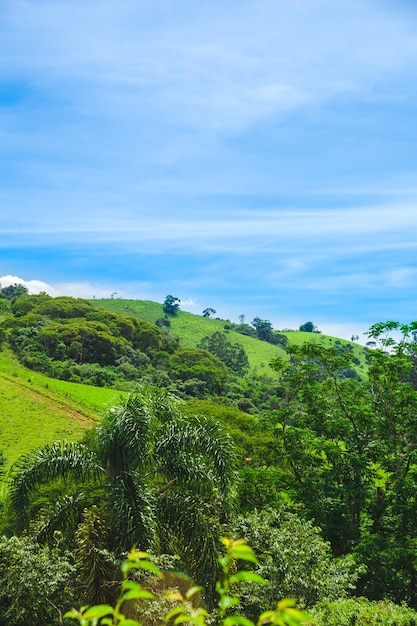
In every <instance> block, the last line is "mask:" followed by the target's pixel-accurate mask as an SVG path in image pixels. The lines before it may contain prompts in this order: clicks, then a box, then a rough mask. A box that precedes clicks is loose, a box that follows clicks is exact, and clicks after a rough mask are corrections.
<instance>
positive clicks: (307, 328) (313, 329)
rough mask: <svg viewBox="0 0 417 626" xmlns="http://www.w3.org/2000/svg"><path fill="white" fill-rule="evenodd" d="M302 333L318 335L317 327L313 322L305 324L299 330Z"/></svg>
mask: <svg viewBox="0 0 417 626" xmlns="http://www.w3.org/2000/svg"><path fill="white" fill-rule="evenodd" d="M298 330H300V331H301V332H302V333H318V332H319V331H318V330H317V326H316V325H315V324H313V322H305V323H304V324H301V326H300V327H299V329H298Z"/></svg>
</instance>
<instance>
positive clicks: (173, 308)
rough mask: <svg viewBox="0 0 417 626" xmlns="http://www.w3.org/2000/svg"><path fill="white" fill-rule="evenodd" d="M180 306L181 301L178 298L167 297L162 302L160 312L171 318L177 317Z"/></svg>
mask: <svg viewBox="0 0 417 626" xmlns="http://www.w3.org/2000/svg"><path fill="white" fill-rule="evenodd" d="M180 304H181V300H180V299H179V298H176V297H175V296H171V295H169V296H167V297H166V298H165V300H164V304H163V305H162V310H163V311H164V313H165V314H166V315H171V316H172V317H175V316H176V315H178V311H179V309H180Z"/></svg>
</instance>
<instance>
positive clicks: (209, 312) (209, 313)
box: [203, 307, 216, 317]
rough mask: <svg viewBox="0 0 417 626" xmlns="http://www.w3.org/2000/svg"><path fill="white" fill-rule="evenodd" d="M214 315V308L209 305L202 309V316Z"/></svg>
mask: <svg viewBox="0 0 417 626" xmlns="http://www.w3.org/2000/svg"><path fill="white" fill-rule="evenodd" d="M214 315H216V309H212V308H211V307H208V309H204V311H203V317H214Z"/></svg>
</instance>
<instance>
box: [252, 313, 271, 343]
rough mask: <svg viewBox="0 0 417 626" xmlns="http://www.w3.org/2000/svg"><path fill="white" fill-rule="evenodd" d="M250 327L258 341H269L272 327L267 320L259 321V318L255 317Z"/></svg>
mask: <svg viewBox="0 0 417 626" xmlns="http://www.w3.org/2000/svg"><path fill="white" fill-rule="evenodd" d="M251 324H252V326H253V327H254V329H255V330H256V335H257V337H258V339H261V340H262V341H270V340H271V337H272V333H273V330H274V329H273V326H272V324H271V322H269V321H268V320H261V319H260V318H259V317H255V318H254V319H253V320H252V322H251Z"/></svg>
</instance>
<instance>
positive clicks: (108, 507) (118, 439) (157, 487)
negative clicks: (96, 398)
mask: <svg viewBox="0 0 417 626" xmlns="http://www.w3.org/2000/svg"><path fill="white" fill-rule="evenodd" d="M60 480H65V482H64V483H60V482H59V481H60ZM233 480H234V449H233V445H232V440H231V438H230V436H229V435H227V434H226V433H225V432H224V431H223V429H222V428H221V427H220V425H219V424H218V423H217V422H214V421H212V420H210V419H207V418H203V417H197V416H195V417H191V418H187V419H186V418H184V417H183V415H182V413H181V411H180V408H179V401H178V400H177V399H175V398H173V397H172V396H171V395H169V394H168V393H167V392H165V391H163V390H160V391H152V390H149V389H143V390H142V392H141V393H140V394H135V395H130V396H128V397H127V399H125V400H122V401H121V402H120V404H119V405H117V406H115V407H112V408H111V409H110V410H109V411H108V413H107V414H106V415H105V416H104V418H103V419H102V421H101V423H100V424H99V425H98V426H97V427H96V429H95V430H94V431H93V434H92V438H91V442H90V444H89V445H87V444H86V443H78V442H71V443H68V442H56V443H55V444H53V445H51V446H46V447H44V448H41V449H40V450H36V451H34V452H31V453H29V454H27V455H24V456H23V457H21V459H20V460H19V461H18V462H17V464H16V466H15V468H14V477H13V480H12V482H11V487H10V506H11V511H12V513H13V515H14V519H15V525H16V530H17V531H19V532H22V531H23V530H24V529H26V528H27V527H28V526H29V523H30V521H31V520H33V519H36V520H37V526H38V532H37V537H38V539H39V540H40V541H42V540H43V541H46V540H48V538H51V537H53V533H54V531H55V530H56V529H57V528H66V529H67V532H70V531H71V530H72V532H73V533H74V531H75V528H76V527H77V525H79V524H80V523H81V527H82V525H83V524H89V526H90V530H87V536H90V538H91V534H92V533H93V534H95V535H96V536H99V537H100V541H101V542H102V544H101V545H100V546H98V547H97V549H100V550H111V551H114V552H115V553H116V554H121V553H123V552H125V551H126V550H129V549H130V548H131V547H132V546H133V545H136V546H137V547H138V548H140V549H152V550H156V549H157V548H159V549H161V550H163V551H165V552H167V551H168V550H171V551H173V553H174V554H179V555H180V556H181V558H182V562H183V563H184V567H185V568H186V569H187V571H188V573H189V574H190V575H191V576H192V577H193V578H194V579H195V580H196V581H197V583H198V584H202V585H203V586H204V587H205V590H206V596H207V601H208V603H209V604H210V602H211V601H212V599H213V594H214V588H213V585H214V582H215V579H216V576H217V574H218V569H217V566H216V559H217V556H218V554H219V550H220V547H221V546H220V536H221V528H222V523H224V522H225V521H226V520H227V519H228V516H229V514H230V512H231V510H232V485H233ZM57 485H58V487H59V486H60V485H61V491H62V493H61V496H60V498H57V497H56V489H57ZM48 486H49V487H50V488H51V489H53V490H55V491H53V493H54V495H53V496H51V498H50V499H48V497H47V493H48V492H47V488H48ZM40 494H42V496H43V498H45V495H46V503H45V504H42V505H40V504H39V501H38V497H39V495H40ZM43 502H45V500H43ZM93 505H95V506H96V507H97V512H98V513H99V523H100V525H101V529H102V530H101V531H100V532H99V533H98V532H97V523H98V522H97V520H96V521H95V518H94V516H93V519H91V516H90V519H89V520H86V518H85V510H86V509H87V510H88V509H91V507H92V506H93ZM83 512H84V521H83ZM84 539H85V533H84ZM84 543H85V545H86V546H88V545H89V542H88V541H87V542H86V541H84ZM90 543H91V541H90ZM93 543H94V542H93ZM90 552H91V550H87V554H89V553H90ZM90 583H91V594H90V597H89V598H88V601H89V602H91V601H95V597H94V593H93V592H94V590H95V589H99V588H100V587H102V585H100V584H97V580H92V581H91V580H90Z"/></svg>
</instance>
